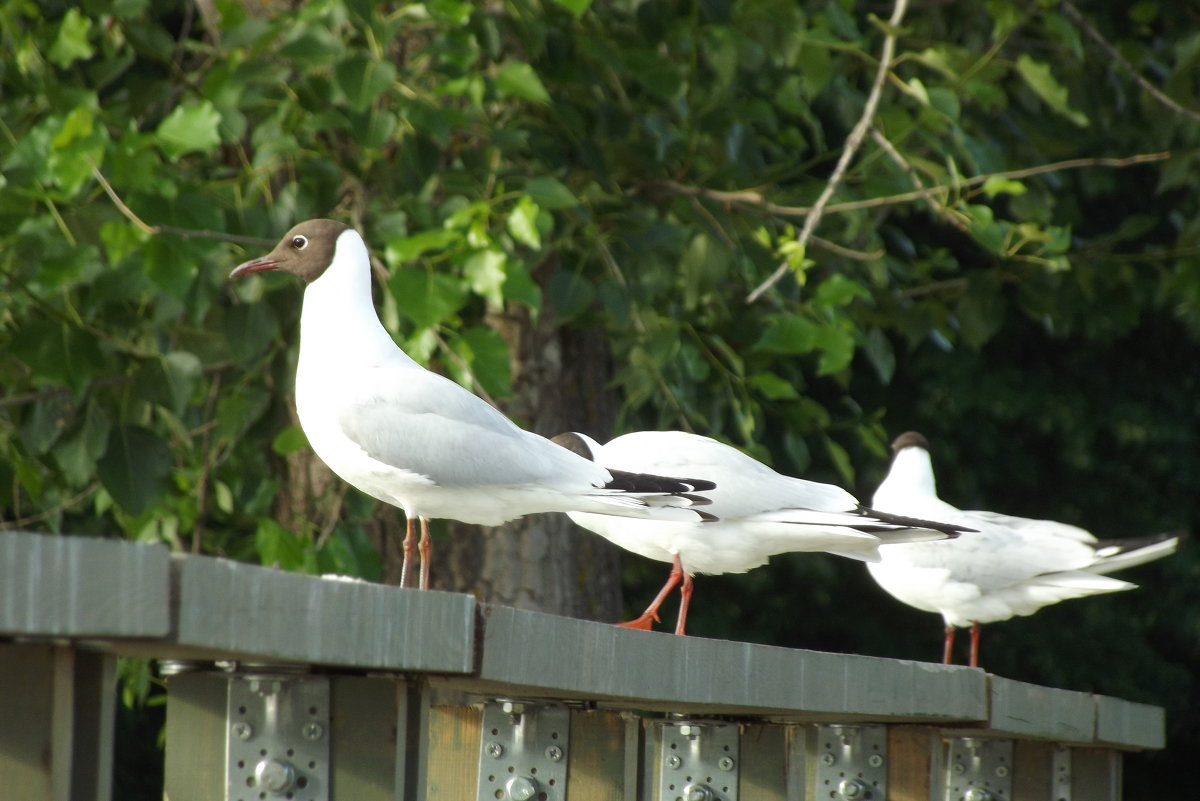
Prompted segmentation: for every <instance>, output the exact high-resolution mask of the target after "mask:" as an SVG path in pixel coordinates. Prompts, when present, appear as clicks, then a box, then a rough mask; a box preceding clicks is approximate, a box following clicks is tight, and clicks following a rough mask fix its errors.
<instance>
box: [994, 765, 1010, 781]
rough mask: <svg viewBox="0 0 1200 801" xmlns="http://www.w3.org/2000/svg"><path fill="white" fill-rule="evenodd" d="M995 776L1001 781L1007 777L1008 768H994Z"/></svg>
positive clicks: (1003, 766) (1001, 766) (1004, 766)
mask: <svg viewBox="0 0 1200 801" xmlns="http://www.w3.org/2000/svg"><path fill="white" fill-rule="evenodd" d="M996 775H997V776H999V777H1000V778H1001V779H1003V778H1004V777H1005V776H1007V775H1008V766H1007V765H997V766H996Z"/></svg>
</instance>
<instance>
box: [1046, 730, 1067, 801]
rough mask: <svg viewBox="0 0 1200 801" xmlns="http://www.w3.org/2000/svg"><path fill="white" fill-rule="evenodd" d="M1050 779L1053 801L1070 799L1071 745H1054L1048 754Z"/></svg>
mask: <svg viewBox="0 0 1200 801" xmlns="http://www.w3.org/2000/svg"><path fill="white" fill-rule="evenodd" d="M1050 781H1051V783H1052V785H1053V789H1052V791H1051V795H1050V798H1052V799H1053V801H1071V747H1070V746H1069V745H1061V744H1060V745H1055V746H1054V753H1053V754H1051V756H1050Z"/></svg>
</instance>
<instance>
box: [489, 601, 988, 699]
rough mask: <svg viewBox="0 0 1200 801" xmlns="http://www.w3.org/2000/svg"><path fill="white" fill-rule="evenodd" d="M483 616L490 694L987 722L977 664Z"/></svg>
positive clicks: (509, 613) (506, 612)
mask: <svg viewBox="0 0 1200 801" xmlns="http://www.w3.org/2000/svg"><path fill="white" fill-rule="evenodd" d="M483 612H484V636H483V646H482V654H481V662H480V669H479V673H478V679H479V680H480V681H479V686H480V688H481V689H483V690H484V691H491V692H501V693H503V692H508V693H512V692H516V691H517V688H519V691H520V692H522V693H524V694H526V695H529V694H531V693H534V694H538V695H542V694H544V695H547V696H554V697H563V698H590V699H593V700H597V699H598V700H603V701H608V702H619V703H624V704H632V705H634V706H635V707H637V708H644V709H653V710H663V711H675V712H683V713H686V714H727V715H729V714H734V715H745V714H766V715H770V716H772V717H773V718H787V719H797V720H813V719H818V718H821V717H829V716H831V715H833V716H836V719H838V720H840V721H845V722H849V721H853V720H880V721H882V720H890V721H893V722H899V721H946V722H950V721H974V722H983V721H985V720H986V719H987V693H986V688H987V676H986V674H985V673H984V672H983V671H981V670H976V669H971V668H964V667H956V666H945V665H931V664H925V663H920V662H908V661H901V660H889V659H878V658H875V657H867V656H854V655H844V654H827V653H821V652H817V651H800V650H791V649H787V648H777V647H772V646H765V645H754V644H749V643H740V642H727V641H722V640H708V639H703V638H700V637H678V636H675V635H673V634H660V633H657V632H642V631H631V630H628V629H621V628H618V627H615V626H611V625H606V624H602V623H592V622H589V621H584V620H574V619H569V618H561V617H555V616H553V615H546V614H541V613H537V612H527V611H523V610H518V609H509V608H506V607H498V606H490V605H486V604H485V605H483ZM644 665H653V666H654V669H653V670H646V669H644V668H643V667H642V666H644Z"/></svg>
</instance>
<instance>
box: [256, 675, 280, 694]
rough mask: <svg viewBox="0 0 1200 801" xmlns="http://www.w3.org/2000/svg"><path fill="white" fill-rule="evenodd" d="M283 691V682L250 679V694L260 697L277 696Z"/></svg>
mask: <svg viewBox="0 0 1200 801" xmlns="http://www.w3.org/2000/svg"><path fill="white" fill-rule="evenodd" d="M281 690H283V682H281V681H279V680H277V679H250V692H252V693H258V694H259V695H263V696H266V695H276V694H278V693H279V692H280V691H281Z"/></svg>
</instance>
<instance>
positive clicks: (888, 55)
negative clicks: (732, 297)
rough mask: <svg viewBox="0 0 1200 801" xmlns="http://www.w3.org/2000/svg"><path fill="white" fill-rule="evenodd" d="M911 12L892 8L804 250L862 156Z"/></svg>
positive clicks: (807, 226)
mask: <svg viewBox="0 0 1200 801" xmlns="http://www.w3.org/2000/svg"><path fill="white" fill-rule="evenodd" d="M907 8H908V0H896V5H895V6H894V7H893V8H892V16H891V18H890V19H889V20H888V23H887V28H886V30H885V33H884V36H883V47H882V49H881V52H880V55H879V69H878V70H877V71H876V72H875V82H874V83H873V84H872V85H871V91H870V93H869V94H868V95H867V102H866V103H865V104H864V105H863V112H862V116H861V117H859V118H858V122H856V123H855V124H854V128H853V129H852V130H851V131H850V135H849V136H847V137H846V143H845V145H843V147H842V155H841V158H839V159H838V163H837V166H835V167H834V168H833V174H832V175H830V176H829V180H828V181H826V182H825V189H824V190H822V192H821V194H820V195H819V196H818V197H817V202H816V203H814V204H813V209H812V212H811V213H810V214H809V215H808V216H807V217H805V218H804V225H803V227H802V228H801V229H800V235H799V236H798V237H797V241H798V242H799V244H800V246H801V247H805V246H806V245H807V244H808V241H809V239H810V238H811V237H812V235H813V232H814V231H815V230H816V227H817V224H818V223H820V222H821V217H822V216H823V215H824V213H825V206H826V205H827V204H828V203H829V199H830V198H831V197H833V193H834V192H835V191H837V188H838V185H839V184H841V182H842V178H843V176H845V174H846V170H847V169H848V168H849V166H850V162H851V161H852V160H853V159H854V154H855V153H857V152H858V148H859V146H861V145H862V141H863V139H864V137H866V135H867V129H868V128H869V127H870V125H871V120H872V119H874V117H875V109H876V107H877V106H878V105H879V97H880V95H882V94H883V84H884V81H885V80H886V79H887V75H888V72H889V71H890V70H891V68H892V57H893V56H894V55H895V51H896V34H897V31H898V30H899V27H900V22H901V20H903V19H904V12H905V10H906V9H907ZM788 269H789V267H788V265H787V262H784V263H783V264H781V265H779V268H778V269H776V270H775V272H774V273H772V275H771V277H770V278H768V279H767V280H766V281H764V282H762V283H761V284H759V285H758V287H757V288H755V289H754V291H753V292H751V293H750V294H749V295H748V296H747V297H746V302H747V303H753V302H754V301H756V300H758V299H759V298H760V297H762V295H763V293H764V292H766V291H767V290H768V289H770V288H771V287H773V286H774V285H775V284H776V283H777V282H778V281H779V279H780V278H783V276H784V275H786V274H787V272H788Z"/></svg>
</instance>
